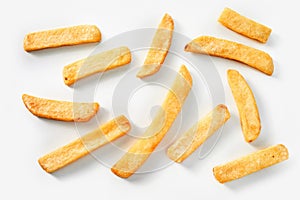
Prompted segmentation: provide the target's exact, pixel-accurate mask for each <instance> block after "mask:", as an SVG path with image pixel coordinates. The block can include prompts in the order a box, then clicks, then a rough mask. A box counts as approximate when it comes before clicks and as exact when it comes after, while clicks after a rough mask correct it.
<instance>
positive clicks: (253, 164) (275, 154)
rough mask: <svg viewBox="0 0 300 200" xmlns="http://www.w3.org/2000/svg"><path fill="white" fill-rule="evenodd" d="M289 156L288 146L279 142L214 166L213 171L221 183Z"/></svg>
mask: <svg viewBox="0 0 300 200" xmlns="http://www.w3.org/2000/svg"><path fill="white" fill-rule="evenodd" d="M288 158H289V153H288V150H287V148H286V147H285V146H284V145H282V144H278V145H275V146H271V147H268V148H266V149H262V150H260V151H256V152H254V153H252V154H249V155H247V156H244V157H241V158H239V159H237V160H234V161H231V162H229V163H226V164H224V165H220V166H217V167H214V168H213V173H214V176H215V178H216V179H217V180H218V181H219V182H220V183H226V182H228V181H232V180H235V179H239V178H241V177H244V176H246V175H249V174H251V173H254V172H257V171H259V170H261V169H264V168H266V167H270V166H272V165H275V164H277V163H280V162H282V161H284V160H287V159H288Z"/></svg>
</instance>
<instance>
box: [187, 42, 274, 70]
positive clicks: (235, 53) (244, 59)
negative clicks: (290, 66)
mask: <svg viewBox="0 0 300 200" xmlns="http://www.w3.org/2000/svg"><path fill="white" fill-rule="evenodd" d="M185 51H188V52H193V53H200V54H208V55H212V56H218V57H222V58H228V59H232V60H236V61H239V62H241V63H244V64H247V65H249V66H250V67H253V68H255V69H257V70H259V71H261V72H263V73H265V74H267V75H272V74H273V71H274V65H273V60H272V58H271V56H270V55H269V54H267V53H265V52H263V51H261V50H258V49H254V48H252V47H249V46H246V45H243V44H240V43H236V42H232V41H229V40H224V39H219V38H215V37H211V36H200V37H198V38H196V39H194V40H193V41H191V42H190V43H189V44H187V45H186V46H185Z"/></svg>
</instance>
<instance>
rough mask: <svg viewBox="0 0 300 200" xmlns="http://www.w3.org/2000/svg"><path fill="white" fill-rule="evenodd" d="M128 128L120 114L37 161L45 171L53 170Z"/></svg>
mask: <svg viewBox="0 0 300 200" xmlns="http://www.w3.org/2000/svg"><path fill="white" fill-rule="evenodd" d="M129 130H130V123H129V121H128V120H127V118H126V117H125V116H123V115H121V116H119V117H116V118H115V119H113V120H111V121H109V122H107V123H106V124H104V125H102V126H101V127H99V128H98V129H96V130H94V131H92V132H90V133H88V134H86V135H84V136H82V137H81V138H78V139H76V140H74V141H73V142H71V143H69V144H67V145H65V146H63V147H60V148H58V149H56V150H55V151H53V152H51V153H49V154H47V155H45V156H43V157H41V158H40V159H39V160H38V162H39V164H40V165H41V167H42V168H43V169H44V170H45V171H46V172H48V173H52V172H55V171H56V170H58V169H60V168H62V167H65V166H67V165H69V164H70V163H72V162H74V161H76V160H78V159H79V158H81V157H83V156H85V155H87V154H89V153H90V152H92V151H94V150H96V149H98V148H99V147H101V146H103V145H105V144H107V143H109V142H111V141H113V140H115V139H117V138H119V137H121V136H123V135H125V134H126V133H127V132H128V131H129Z"/></svg>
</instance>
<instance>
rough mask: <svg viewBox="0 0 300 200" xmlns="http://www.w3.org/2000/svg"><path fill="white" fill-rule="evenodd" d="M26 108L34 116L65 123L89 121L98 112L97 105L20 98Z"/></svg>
mask: <svg viewBox="0 0 300 200" xmlns="http://www.w3.org/2000/svg"><path fill="white" fill-rule="evenodd" d="M22 99H23V102H24V104H25V106H26V108H27V109H28V110H29V111H30V112H31V113H32V114H34V115H36V116H38V117H43V118H47V119H54V120H60V121H66V122H73V121H77V122H83V121H88V120H90V119H91V118H92V117H93V116H94V115H95V114H96V113H97V112H98V110H99V104H98V103H76V102H68V101H57V100H50V99H43V98H38V97H34V96H30V95H27V94H23V96H22Z"/></svg>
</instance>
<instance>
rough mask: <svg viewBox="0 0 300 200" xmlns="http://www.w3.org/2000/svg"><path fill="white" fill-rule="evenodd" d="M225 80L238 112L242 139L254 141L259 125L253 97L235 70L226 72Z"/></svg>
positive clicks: (242, 78) (257, 134)
mask: <svg viewBox="0 0 300 200" xmlns="http://www.w3.org/2000/svg"><path fill="white" fill-rule="evenodd" d="M227 79H228V83H229V86H230V88H231V91H232V94H233V97H234V100H235V102H236V105H237V107H238V110H239V114H240V121H241V126H242V131H243V134H244V138H245V140H246V141H247V142H252V141H254V140H255V139H256V138H257V137H258V136H259V133H260V130H261V124H260V117H259V112H258V108H257V105H256V101H255V98H254V95H253V93H252V90H251V88H250V87H249V85H248V83H247V82H246V80H245V79H244V77H243V76H242V75H241V74H240V73H239V72H238V71H236V70H228V72H227Z"/></svg>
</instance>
